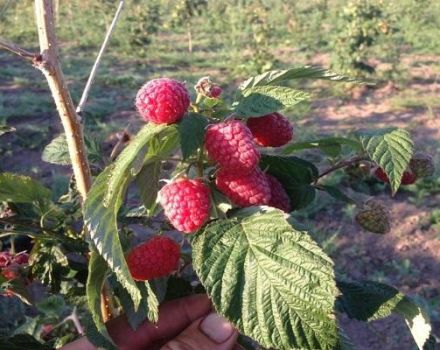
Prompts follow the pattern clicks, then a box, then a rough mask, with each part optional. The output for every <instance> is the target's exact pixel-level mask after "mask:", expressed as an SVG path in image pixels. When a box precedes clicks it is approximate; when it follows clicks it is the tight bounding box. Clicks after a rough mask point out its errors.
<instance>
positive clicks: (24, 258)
mask: <svg viewBox="0 0 440 350" xmlns="http://www.w3.org/2000/svg"><path fill="white" fill-rule="evenodd" d="M28 261H29V254H28V253H25V252H22V253H19V254H17V255H16V256H14V259H13V262H14V263H15V264H18V265H25V264H27V263H28Z"/></svg>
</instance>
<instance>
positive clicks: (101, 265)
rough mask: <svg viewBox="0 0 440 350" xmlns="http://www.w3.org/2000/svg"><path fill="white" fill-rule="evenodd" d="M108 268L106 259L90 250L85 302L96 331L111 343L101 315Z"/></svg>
mask: <svg viewBox="0 0 440 350" xmlns="http://www.w3.org/2000/svg"><path fill="white" fill-rule="evenodd" d="M108 270H109V268H108V265H107V263H106V261H105V260H104V259H103V258H102V257H101V256H100V255H99V254H98V253H97V252H92V253H91V255H90V260H89V274H88V276H87V285H86V294H87V304H88V306H89V310H90V312H91V314H92V318H93V322H94V323H95V326H96V328H97V330H98V332H99V333H100V334H101V335H102V336H104V337H105V338H106V339H107V340H108V341H109V342H111V343H112V344H113V341H112V339H111V337H110V335H109V334H108V332H107V328H106V327H105V324H104V322H103V320H102V315H101V290H102V286H103V285H104V281H105V278H106V275H107V272H108Z"/></svg>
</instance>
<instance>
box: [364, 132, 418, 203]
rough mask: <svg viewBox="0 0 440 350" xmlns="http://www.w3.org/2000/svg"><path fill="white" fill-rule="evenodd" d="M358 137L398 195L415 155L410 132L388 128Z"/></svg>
mask: <svg viewBox="0 0 440 350" xmlns="http://www.w3.org/2000/svg"><path fill="white" fill-rule="evenodd" d="M358 136H359V140H360V142H361V144H362V147H363V149H364V151H365V152H366V153H367V154H368V156H369V157H370V158H371V160H372V161H374V162H375V163H376V164H377V165H379V166H380V167H381V168H382V169H383V170H384V171H385V173H386V174H387V176H388V178H389V180H390V185H391V191H392V193H393V194H394V193H396V192H397V190H398V189H399V186H400V182H401V180H402V175H403V172H404V171H405V170H406V168H407V167H408V164H409V161H410V160H411V157H412V155H413V149H414V145H413V142H412V140H411V137H410V135H409V133H408V131H406V130H403V129H399V128H386V129H379V130H371V131H370V130H369V131H359V132H358Z"/></svg>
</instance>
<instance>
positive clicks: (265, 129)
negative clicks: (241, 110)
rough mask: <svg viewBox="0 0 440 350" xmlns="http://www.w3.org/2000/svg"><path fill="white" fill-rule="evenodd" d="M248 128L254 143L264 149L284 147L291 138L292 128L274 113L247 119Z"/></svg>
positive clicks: (286, 121) (282, 117)
mask: <svg viewBox="0 0 440 350" xmlns="http://www.w3.org/2000/svg"><path fill="white" fill-rule="evenodd" d="M247 126H248V128H249V129H250V130H251V131H252V134H253V135H254V140H255V142H256V143H257V144H258V145H260V146H264V147H279V146H284V145H285V144H286V143H288V142H289V141H290V140H292V137H293V127H292V125H291V124H290V122H289V119H287V118H286V117H285V116H283V115H282V114H280V113H277V112H274V113H271V114H267V115H265V116H262V117H258V118H249V119H248V121H247Z"/></svg>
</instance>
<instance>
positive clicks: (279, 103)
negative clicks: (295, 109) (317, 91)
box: [233, 86, 310, 117]
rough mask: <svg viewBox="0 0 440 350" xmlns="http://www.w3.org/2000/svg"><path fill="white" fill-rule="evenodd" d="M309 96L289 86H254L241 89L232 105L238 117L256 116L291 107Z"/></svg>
mask: <svg viewBox="0 0 440 350" xmlns="http://www.w3.org/2000/svg"><path fill="white" fill-rule="evenodd" d="M309 97H310V95H309V94H308V93H306V92H304V91H300V90H295V89H292V88H289V87H284V86H256V87H251V88H248V89H245V90H242V91H241V94H240V96H239V98H238V100H237V101H236V102H235V103H234V105H233V107H234V112H235V114H237V115H238V116H240V117H258V116H261V115H265V114H268V113H272V112H276V111H279V110H281V109H284V108H286V107H292V106H294V105H296V104H298V103H300V102H302V101H305V100H307V99H308V98H309Z"/></svg>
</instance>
